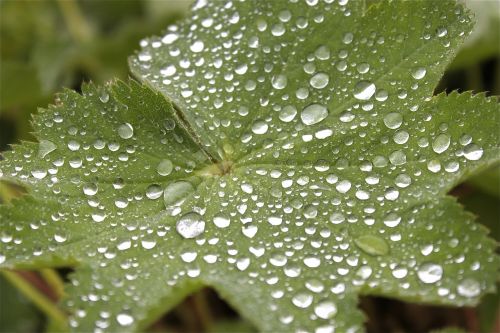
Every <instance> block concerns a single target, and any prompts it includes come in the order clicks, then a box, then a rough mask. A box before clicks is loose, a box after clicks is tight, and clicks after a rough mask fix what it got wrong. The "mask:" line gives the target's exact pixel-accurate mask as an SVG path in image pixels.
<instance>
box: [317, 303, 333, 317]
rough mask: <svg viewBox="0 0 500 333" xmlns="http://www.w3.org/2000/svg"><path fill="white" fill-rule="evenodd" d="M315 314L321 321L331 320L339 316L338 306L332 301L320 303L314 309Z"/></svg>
mask: <svg viewBox="0 0 500 333" xmlns="http://www.w3.org/2000/svg"><path fill="white" fill-rule="evenodd" d="M314 313H315V314H316V316H318V317H319V318H321V319H330V318H333V317H334V316H335V315H336V314H337V306H336V305H335V303H333V302H331V301H324V302H320V303H318V305H316V307H315V308H314Z"/></svg>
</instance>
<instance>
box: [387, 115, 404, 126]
mask: <svg viewBox="0 0 500 333" xmlns="http://www.w3.org/2000/svg"><path fill="white" fill-rule="evenodd" d="M402 123H403V116H402V115H401V113H399V112H391V113H388V114H386V115H385V117H384V124H385V126H387V127H388V128H390V129H396V128H399V126H401V124H402Z"/></svg>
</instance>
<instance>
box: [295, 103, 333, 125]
mask: <svg viewBox="0 0 500 333" xmlns="http://www.w3.org/2000/svg"><path fill="white" fill-rule="evenodd" d="M327 116H328V109H327V108H326V107H325V106H324V105H321V104H310V105H308V106H306V107H305V108H304V110H302V112H301V113H300V119H301V120H302V122H303V123H304V124H305V125H314V124H317V123H319V122H321V121H323V120H324V119H325V118H326V117H327Z"/></svg>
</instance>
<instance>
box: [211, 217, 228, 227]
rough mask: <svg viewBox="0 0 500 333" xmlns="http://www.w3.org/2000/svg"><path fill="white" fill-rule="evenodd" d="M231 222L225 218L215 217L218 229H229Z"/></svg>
mask: <svg viewBox="0 0 500 333" xmlns="http://www.w3.org/2000/svg"><path fill="white" fill-rule="evenodd" d="M230 222H231V220H230V219H229V218H228V217H225V216H216V217H214V224H215V225H216V226H217V228H227V227H229V224H230Z"/></svg>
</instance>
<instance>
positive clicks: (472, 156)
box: [464, 143, 483, 161]
mask: <svg viewBox="0 0 500 333" xmlns="http://www.w3.org/2000/svg"><path fill="white" fill-rule="evenodd" d="M464 156H465V158H466V159H468V160H469V161H477V160H479V159H480V158H481V157H482V156H483V148H481V147H479V146H478V145H476V144H474V143H470V144H468V145H467V146H465V148H464Z"/></svg>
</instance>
